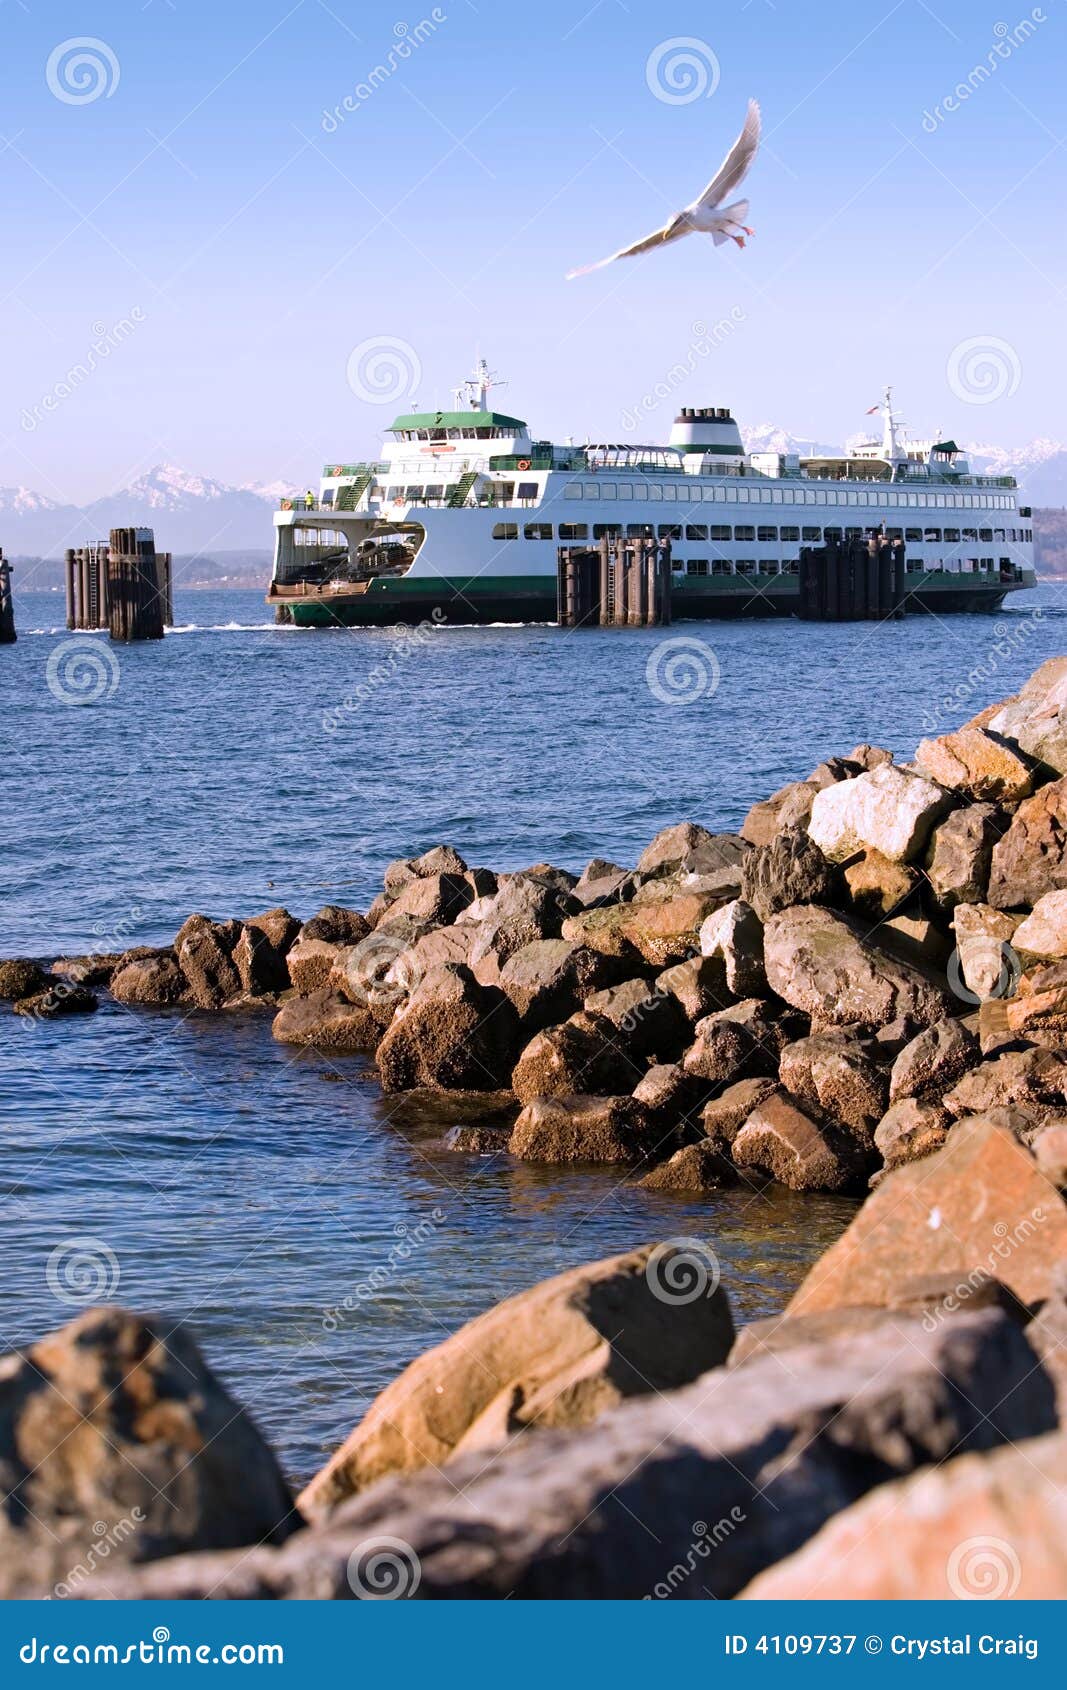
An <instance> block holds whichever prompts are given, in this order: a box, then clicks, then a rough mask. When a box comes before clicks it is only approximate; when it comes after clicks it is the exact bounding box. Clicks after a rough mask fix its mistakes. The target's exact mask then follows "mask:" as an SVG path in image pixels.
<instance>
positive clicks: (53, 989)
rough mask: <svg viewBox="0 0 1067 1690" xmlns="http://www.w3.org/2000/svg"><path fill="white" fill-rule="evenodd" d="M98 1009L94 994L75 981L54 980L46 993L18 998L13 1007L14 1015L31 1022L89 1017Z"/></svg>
mask: <svg viewBox="0 0 1067 1690" xmlns="http://www.w3.org/2000/svg"><path fill="white" fill-rule="evenodd" d="M97 1007H98V1000H97V996H96V993H95V992H91V991H90V990H89V988H88V986H80V985H79V984H78V983H77V981H75V980H56V981H54V982H53V984H52V985H51V986H49V987H48V989H47V991H44V992H36V993H35V994H34V996H33V997H30V998H20V999H19V1001H18V1002H17V1003H16V1004H14V1005H13V1008H14V1011H15V1014H16V1015H24V1016H26V1017H27V1018H28V1019H29V1020H31V1021H58V1020H60V1019H62V1017H64V1016H66V1015H91V1014H92V1012H93V1010H94V1009H96V1008H97Z"/></svg>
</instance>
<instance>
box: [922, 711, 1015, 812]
mask: <svg viewBox="0 0 1067 1690" xmlns="http://www.w3.org/2000/svg"><path fill="white" fill-rule="evenodd" d="M915 767H916V768H917V769H918V771H919V773H920V774H921V775H925V777H926V779H927V780H932V781H936V782H937V784H938V785H939V786H943V787H946V788H947V789H948V790H949V791H950V792H961V793H964V794H966V796H967V797H969V798H974V799H986V800H991V801H992V802H993V803H1003V802H1007V803H1013V802H1015V801H1016V800H1018V799H1020V798H1027V797H1029V795H1030V793H1031V792H1032V791H1033V788H1034V778H1033V767H1034V765H1033V759H1032V758H1030V757H1026V756H1024V755H1022V754H1021V753H1020V752H1019V750H1018V748H1017V747H1016V746H1014V745H1012V744H1011V743H1010V741H1008V740H1006V739H1002V738H1001V737H1000V735H998V734H994V733H991V732H990V731H989V729H988V728H960V729H958V730H957V732H956V733H948V734H941V735H940V737H939V738H937V739H924V740H923V741H922V742H921V744H920V746H919V749H918V751H916V753H915Z"/></svg>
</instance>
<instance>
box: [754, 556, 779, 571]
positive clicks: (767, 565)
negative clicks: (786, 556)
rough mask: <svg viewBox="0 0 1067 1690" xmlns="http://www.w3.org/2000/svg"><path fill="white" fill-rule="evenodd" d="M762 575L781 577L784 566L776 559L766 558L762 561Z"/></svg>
mask: <svg viewBox="0 0 1067 1690" xmlns="http://www.w3.org/2000/svg"><path fill="white" fill-rule="evenodd" d="M759 567H760V574H761V575H780V574H781V573H782V566H781V564H780V563H779V562H778V559H777V558H776V557H765V558H762V559H761V560H760V566H759Z"/></svg>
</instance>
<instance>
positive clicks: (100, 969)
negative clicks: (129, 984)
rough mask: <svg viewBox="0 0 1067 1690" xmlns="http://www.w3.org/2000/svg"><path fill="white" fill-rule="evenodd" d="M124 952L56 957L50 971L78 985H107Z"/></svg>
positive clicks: (102, 952)
mask: <svg viewBox="0 0 1067 1690" xmlns="http://www.w3.org/2000/svg"><path fill="white" fill-rule="evenodd" d="M125 954H126V953H125V952H124V951H94V952H90V953H89V954H88V955H86V956H61V957H57V958H56V960H55V962H54V963H53V964H52V973H53V974H58V975H59V977H60V979H62V980H76V981H77V982H78V984H79V986H107V985H109V984H110V982H111V976H112V975H113V974H114V972H115V970H116V969H117V967H118V965H119V963H120V962H121V961H122V960H123V957H124V956H125ZM0 967H2V964H0ZM2 996H3V994H2V993H0V997H2Z"/></svg>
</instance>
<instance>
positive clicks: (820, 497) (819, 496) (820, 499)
mask: <svg viewBox="0 0 1067 1690" xmlns="http://www.w3.org/2000/svg"><path fill="white" fill-rule="evenodd" d="M826 499H827V495H826V494H825V493H824V492H823V490H822V488H821V487H820V488H819V489H818V490H817V492H816V494H815V503H816V504H817V505H825V503H826Z"/></svg>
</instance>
